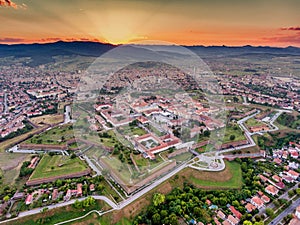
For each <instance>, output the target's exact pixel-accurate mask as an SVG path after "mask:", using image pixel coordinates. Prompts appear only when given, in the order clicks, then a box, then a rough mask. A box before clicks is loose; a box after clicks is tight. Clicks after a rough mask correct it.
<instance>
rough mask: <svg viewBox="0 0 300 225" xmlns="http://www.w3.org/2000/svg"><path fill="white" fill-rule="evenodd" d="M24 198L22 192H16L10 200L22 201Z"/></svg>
mask: <svg viewBox="0 0 300 225" xmlns="http://www.w3.org/2000/svg"><path fill="white" fill-rule="evenodd" d="M24 197H25V193H24V192H18V191H17V192H16V193H15V194H14V196H13V197H12V198H11V199H12V200H20V199H22V198H24Z"/></svg>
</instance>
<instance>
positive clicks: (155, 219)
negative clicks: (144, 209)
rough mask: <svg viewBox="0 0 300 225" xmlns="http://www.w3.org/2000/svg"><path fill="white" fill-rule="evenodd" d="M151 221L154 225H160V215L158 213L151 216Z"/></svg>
mask: <svg viewBox="0 0 300 225" xmlns="http://www.w3.org/2000/svg"><path fill="white" fill-rule="evenodd" d="M152 221H153V223H154V224H161V218H160V215H159V214H158V213H155V214H154V215H153V216H152Z"/></svg>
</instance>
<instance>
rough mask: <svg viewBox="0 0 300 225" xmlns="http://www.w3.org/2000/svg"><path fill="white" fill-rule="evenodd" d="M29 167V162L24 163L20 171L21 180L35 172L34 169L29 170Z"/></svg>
mask: <svg viewBox="0 0 300 225" xmlns="http://www.w3.org/2000/svg"><path fill="white" fill-rule="evenodd" d="M29 165H30V162H29V161H25V162H23V164H22V166H21V169H20V173H19V177H20V178H22V177H26V176H28V175H30V174H32V172H33V170H34V169H32V168H28V166H29Z"/></svg>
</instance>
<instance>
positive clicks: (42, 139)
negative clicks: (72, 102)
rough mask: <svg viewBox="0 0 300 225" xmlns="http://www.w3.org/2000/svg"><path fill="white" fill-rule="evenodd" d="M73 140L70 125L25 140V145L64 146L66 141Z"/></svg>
mask: <svg viewBox="0 0 300 225" xmlns="http://www.w3.org/2000/svg"><path fill="white" fill-rule="evenodd" d="M73 138H74V132H73V129H72V126H71V125H62V126H58V127H55V128H52V129H50V130H47V131H45V132H43V133H41V134H38V135H35V136H33V137H32V138H30V139H27V140H26V141H25V142H24V143H27V144H53V145H54V144H55V145H59V144H65V143H66V141H68V140H70V139H73Z"/></svg>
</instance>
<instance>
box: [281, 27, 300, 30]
mask: <svg viewBox="0 0 300 225" xmlns="http://www.w3.org/2000/svg"><path fill="white" fill-rule="evenodd" d="M280 29H281V30H292V31H300V27H299V26H297V27H282V28H280Z"/></svg>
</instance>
